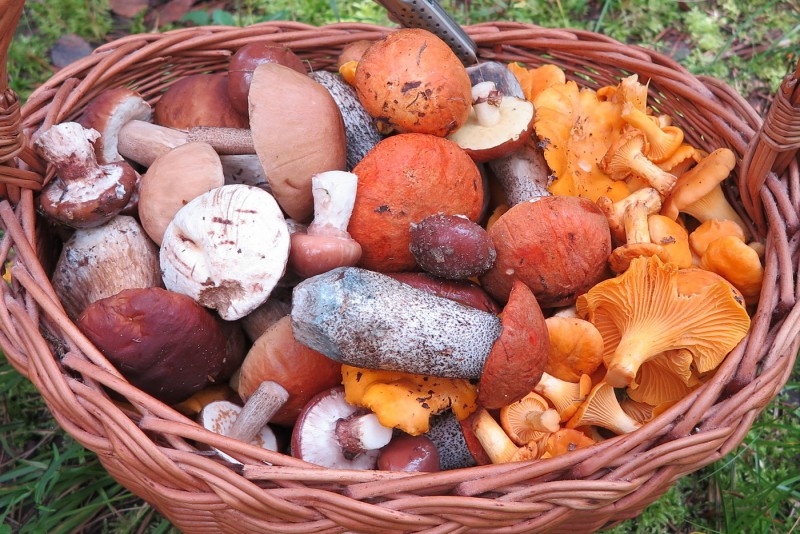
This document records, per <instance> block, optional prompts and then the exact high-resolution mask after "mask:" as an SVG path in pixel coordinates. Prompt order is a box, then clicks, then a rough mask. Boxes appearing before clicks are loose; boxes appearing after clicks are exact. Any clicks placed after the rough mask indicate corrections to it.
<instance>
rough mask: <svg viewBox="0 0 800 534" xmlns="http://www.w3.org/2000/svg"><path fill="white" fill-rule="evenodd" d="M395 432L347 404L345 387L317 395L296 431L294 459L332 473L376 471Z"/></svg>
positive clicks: (364, 412) (293, 447)
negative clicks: (351, 470) (334, 470)
mask: <svg viewBox="0 0 800 534" xmlns="http://www.w3.org/2000/svg"><path fill="white" fill-rule="evenodd" d="M391 439H392V429H391V428H388V427H385V426H383V425H381V424H380V423H379V422H378V418H377V416H375V414H373V413H370V412H369V411H366V410H363V409H359V408H356V407H355V406H353V405H351V404H348V403H347V401H345V397H344V390H343V389H342V388H341V387H335V388H331V389H328V390H325V391H322V392H320V393H318V394H317V395H315V396H314V397H313V398H312V399H311V400H310V401H308V403H307V404H306V406H305V407H304V408H303V411H302V413H301V414H300V418H299V419H298V420H297V423H296V424H295V425H294V429H293V431H292V447H291V451H292V456H294V457H296V458H300V459H301V460H305V461H306V462H309V463H312V464H315V465H319V466H322V467H328V468H330V469H374V468H375V465H376V463H377V460H378V456H379V455H380V449H381V448H382V447H384V446H386V445H387V444H388V443H389V442H390V441H391Z"/></svg>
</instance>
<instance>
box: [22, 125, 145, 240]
mask: <svg viewBox="0 0 800 534" xmlns="http://www.w3.org/2000/svg"><path fill="white" fill-rule="evenodd" d="M99 136H100V134H99V133H98V132H97V131H96V130H87V129H85V128H84V127H83V126H81V125H80V124H78V123H77V122H64V123H61V124H56V125H54V126H51V127H50V128H48V129H47V130H46V131H45V132H43V133H42V134H41V135H40V136H39V138H38V139H37V140H36V143H35V146H36V150H37V151H38V153H39V154H40V155H41V156H42V158H43V159H45V160H46V161H47V162H48V163H50V164H52V165H53V167H54V168H55V174H56V178H55V179H54V180H52V181H51V182H50V183H48V184H47V185H46V186H45V187H44V189H42V192H41V195H40V196H39V199H38V203H39V209H41V210H42V212H44V214H45V215H47V216H48V217H49V218H51V219H52V220H54V221H57V222H59V223H61V224H64V225H66V226H70V227H73V228H90V227H92V226H99V225H101V224H103V223H105V222H107V221H110V220H111V219H112V218H114V217H115V216H116V215H117V214H118V213H119V212H120V211H122V210H123V209H124V208H125V206H126V205H127V204H128V201H129V200H130V199H131V196H132V195H133V192H134V189H135V187H136V182H137V180H138V177H137V175H136V172H135V171H134V170H133V168H132V167H131V166H130V165H128V164H127V163H125V162H123V161H117V162H112V163H107V164H105V165H100V164H99V163H98V162H97V156H96V155H95V149H94V146H93V143H94V142H95V141H96V140H97V139H98V138H99Z"/></svg>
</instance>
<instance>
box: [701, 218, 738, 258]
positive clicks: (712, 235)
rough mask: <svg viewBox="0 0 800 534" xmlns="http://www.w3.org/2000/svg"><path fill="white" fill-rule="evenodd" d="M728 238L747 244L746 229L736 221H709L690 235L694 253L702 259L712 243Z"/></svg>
mask: <svg viewBox="0 0 800 534" xmlns="http://www.w3.org/2000/svg"><path fill="white" fill-rule="evenodd" d="M728 236H734V237H736V238H738V239H740V240H741V241H742V243H745V242H746V237H745V232H744V229H743V228H742V227H741V226H740V225H739V224H738V223H736V222H735V221H731V220H724V219H723V220H720V219H709V220H707V221H703V222H702V223H701V224H700V226H698V227H697V228H695V229H694V230H692V233H691V234H689V245H690V246H691V248H692V252H694V253H695V254H697V256H698V257H702V256H703V254H705V252H706V249H708V246H709V245H710V244H711V243H712V242H714V241H716V240H717V239H719V238H721V237H728Z"/></svg>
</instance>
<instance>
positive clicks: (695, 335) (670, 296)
mask: <svg viewBox="0 0 800 534" xmlns="http://www.w3.org/2000/svg"><path fill="white" fill-rule="evenodd" d="M678 276H679V275H678V268H677V267H675V266H674V265H671V264H664V263H662V262H661V260H659V259H658V258H657V257H650V258H634V259H633V260H632V261H631V266H630V267H629V268H628V270H627V271H625V272H624V273H623V274H621V275H619V276H617V277H615V278H612V279H609V280H605V281H603V282H600V283H599V284H597V285H596V286H594V287H593V288H592V289H590V290H589V291H588V292H587V293H585V294H583V295H581V296H580V297H578V301H577V307H578V314H579V315H580V316H581V317H582V318H584V319H586V320H588V321H590V322H592V323H593V324H594V325H595V326H596V327H597V329H598V330H599V331H600V333H601V334H602V336H603V342H604V347H605V348H604V354H603V360H604V362H605V364H606V368H607V370H608V371H607V373H606V381H607V382H608V384H610V385H611V386H613V387H626V386H629V385H630V384H631V383H633V382H634V380H635V378H636V374H637V372H638V371H639V368H640V367H641V365H642V364H643V363H644V362H646V361H648V360H650V359H652V358H654V357H656V356H657V355H659V354H661V353H662V352H665V351H667V350H672V349H680V348H685V349H688V350H689V351H690V352H691V353H692V356H693V358H694V365H695V366H697V368H698V370H700V369H702V372H705V371H707V370H710V369H713V368H715V367H716V366H717V365H719V363H720V362H721V361H722V359H723V358H724V357H725V356H726V355H727V354H728V353H729V352H730V351H731V350H732V349H733V348H734V347H735V346H736V345H737V344H738V343H739V341H740V340H741V339H742V338H743V337H744V336H745V335H746V334H747V331H748V329H749V327H750V317H749V316H748V315H747V311H746V310H745V309H744V308H743V307H742V306H741V304H740V302H738V301H737V299H736V295H735V294H734V293H733V292H732V291H731V289H730V285H729V284H727V283H725V282H722V281H720V282H717V283H716V284H708V285H704V286H703V287H702V288H701V289H700V290H699V291H698V292H697V293H693V294H691V295H688V296H687V295H682V294H681V293H680V292H679V290H678Z"/></svg>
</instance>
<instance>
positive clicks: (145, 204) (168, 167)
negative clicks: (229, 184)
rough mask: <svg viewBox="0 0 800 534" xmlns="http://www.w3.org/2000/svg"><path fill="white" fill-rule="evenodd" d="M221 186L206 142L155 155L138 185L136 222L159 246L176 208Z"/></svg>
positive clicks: (214, 158) (219, 164) (218, 164)
mask: <svg viewBox="0 0 800 534" xmlns="http://www.w3.org/2000/svg"><path fill="white" fill-rule="evenodd" d="M224 184H225V177H224V175H223V172H222V162H221V161H220V159H219V156H218V155H217V153H216V152H215V151H214V149H213V148H211V146H210V145H208V144H206V143H199V142H191V143H186V144H185V145H180V146H178V147H175V148H173V149H172V150H170V151H169V152H167V153H166V154H164V155H162V156H159V157H158V158H156V160H155V161H154V162H153V163H152V165H150V167H149V168H148V169H147V172H145V173H144V175H142V180H141V183H140V186H139V219H140V220H141V222H142V226H143V227H144V229H145V231H146V232H147V235H149V236H150V239H152V240H153V241H154V242H155V243H156V244H157V245H161V242H162V240H163V239H164V232H165V231H166V229H167V226H168V225H169V223H170V222H172V219H173V218H174V217H175V214H176V213H178V210H179V209H181V208H182V207H183V206H185V205H186V204H188V203H189V201H191V200H193V199H195V198H196V197H198V196H200V195H202V194H203V193H206V192H208V191H211V190H212V189H216V188H217V187H222V186H223V185H224Z"/></svg>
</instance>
